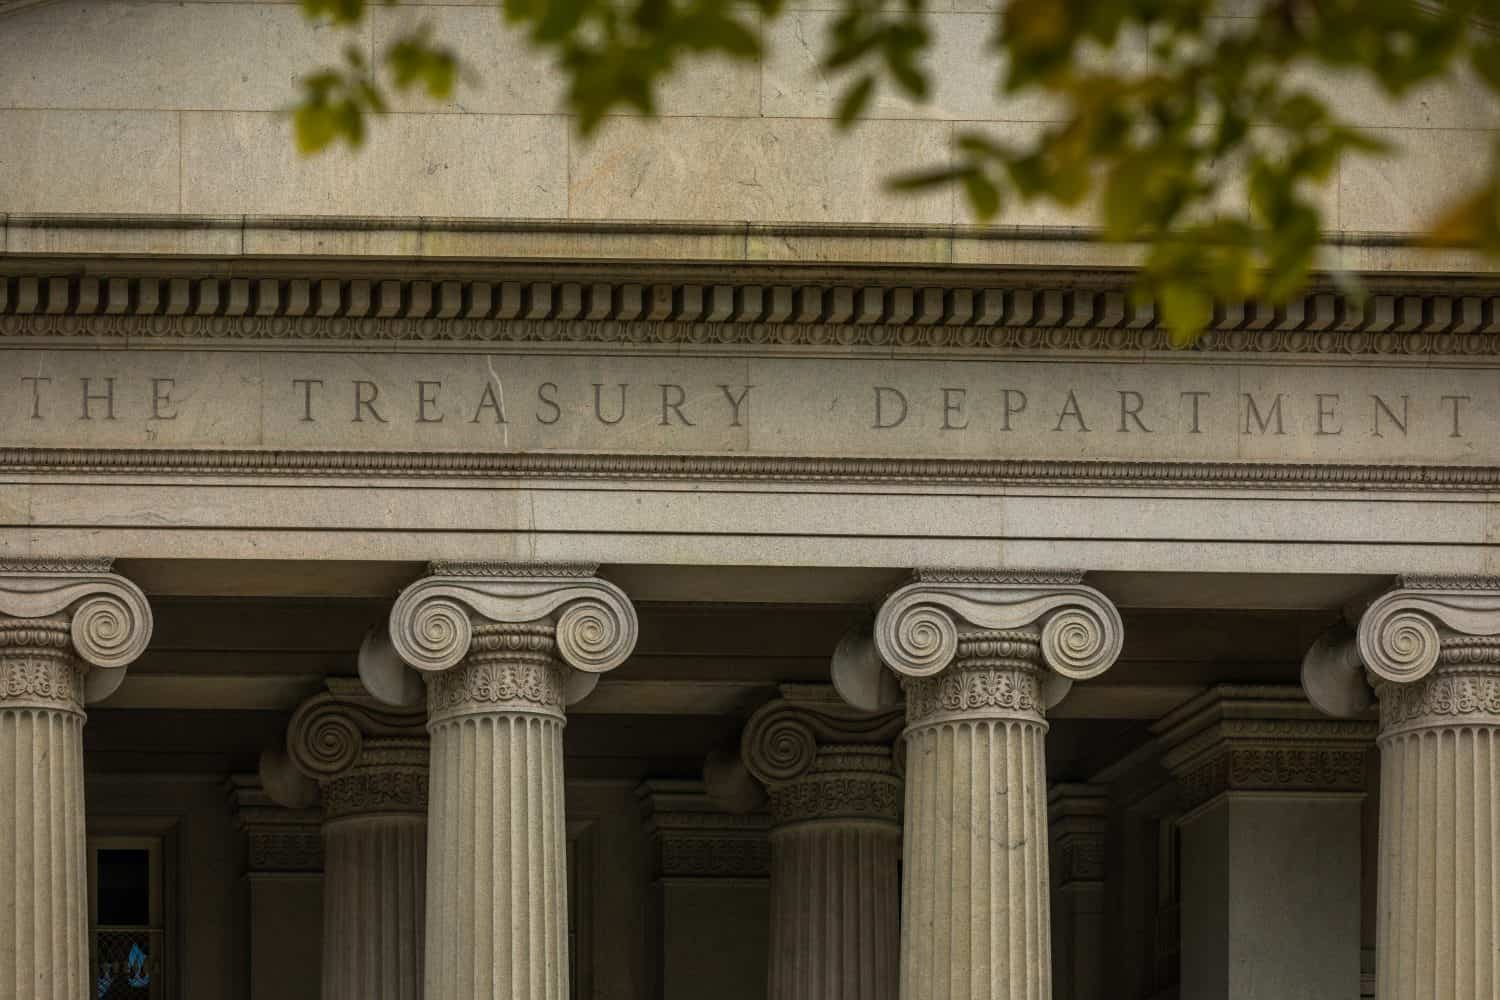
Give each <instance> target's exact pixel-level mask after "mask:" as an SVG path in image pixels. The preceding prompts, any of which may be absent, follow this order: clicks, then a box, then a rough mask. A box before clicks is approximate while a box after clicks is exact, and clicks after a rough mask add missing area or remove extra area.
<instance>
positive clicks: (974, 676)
mask: <svg viewBox="0 0 1500 1000" xmlns="http://www.w3.org/2000/svg"><path fill="white" fill-rule="evenodd" d="M994 634H996V635H1002V634H1006V633H998V632H997V633H994ZM1018 648H1019V649H1026V648H1027V647H1026V646H1025V645H1020V646H1019V647H1018ZM1030 648H1031V650H1032V651H1033V652H1035V650H1036V648H1037V647H1036V645H1035V644H1032V646H1031V647H1030ZM902 687H903V688H904V689H905V690H906V721H907V724H908V725H911V726H916V725H933V724H937V723H942V722H947V721H953V720H958V719H1012V720H1015V721H1020V722H1036V723H1040V722H1042V721H1043V714H1044V711H1045V704H1044V701H1043V697H1042V668H1041V665H1040V664H1038V663H1037V662H1036V661H1035V660H1032V661H1030V662H1027V661H1025V660H1020V659H1017V660H1014V661H1011V662H1009V663H1005V664H1003V665H1002V664H997V663H994V662H989V663H984V662H981V663H974V664H971V663H968V662H965V661H963V660H960V661H959V662H958V663H956V664H955V665H954V666H953V667H951V668H950V669H948V670H945V671H943V672H942V673H941V674H938V675H937V676H935V677H909V678H906V679H905V680H903V681H902Z"/></svg>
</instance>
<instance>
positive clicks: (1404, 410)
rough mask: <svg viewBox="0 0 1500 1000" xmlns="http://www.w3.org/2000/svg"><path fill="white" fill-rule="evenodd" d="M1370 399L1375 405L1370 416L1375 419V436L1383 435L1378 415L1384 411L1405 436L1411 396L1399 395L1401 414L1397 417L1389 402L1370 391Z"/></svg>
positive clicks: (1409, 414)
mask: <svg viewBox="0 0 1500 1000" xmlns="http://www.w3.org/2000/svg"><path fill="white" fill-rule="evenodd" d="M1370 399H1372V400H1373V401H1374V403H1375V406H1374V408H1373V409H1374V412H1373V413H1372V414H1371V416H1372V418H1373V419H1374V421H1375V429H1374V434H1375V436H1376V437H1385V435H1384V434H1382V433H1380V415H1381V414H1382V413H1384V414H1385V416H1386V418H1387V419H1388V420H1390V422H1391V423H1392V424H1394V425H1395V427H1396V429H1397V430H1398V431H1400V432H1401V436H1402V437H1406V424H1407V420H1408V419H1409V418H1410V417H1411V397H1410V396H1402V397H1401V416H1399V417H1398V416H1396V411H1395V410H1393V409H1391V407H1390V404H1388V403H1387V402H1386V401H1385V400H1383V399H1381V398H1380V397H1379V396H1377V395H1374V394H1373V393H1372V394H1371V395H1370ZM1450 436H1451V435H1450Z"/></svg>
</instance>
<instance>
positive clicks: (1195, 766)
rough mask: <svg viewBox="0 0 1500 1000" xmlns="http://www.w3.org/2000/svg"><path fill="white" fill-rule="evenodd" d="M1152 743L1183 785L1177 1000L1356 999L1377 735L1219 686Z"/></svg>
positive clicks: (1261, 694) (1293, 697) (1273, 694)
mask: <svg viewBox="0 0 1500 1000" xmlns="http://www.w3.org/2000/svg"><path fill="white" fill-rule="evenodd" d="M1154 731H1155V732H1156V733H1157V734H1158V735H1159V737H1160V741H1161V747H1162V750H1163V753H1162V763H1163V764H1164V765H1165V766H1166V767H1167V768H1169V769H1170V770H1171V771H1172V773H1173V774H1174V775H1175V776H1176V778H1177V782H1178V784H1179V786H1180V787H1181V796H1180V799H1179V802H1180V805H1181V807H1182V809H1183V814H1182V816H1181V818H1180V819H1179V820H1178V828H1179V830H1180V831H1181V837H1182V859H1181V882H1182V910H1181V913H1182V917H1181V926H1182V983H1181V985H1182V995H1183V996H1185V997H1194V998H1195V1000H1234V998H1237V997H1246V996H1262V995H1264V996H1274V997H1277V998H1278V1000H1323V998H1326V997H1335V996H1339V997H1353V996H1356V995H1357V994H1358V992H1359V960H1360V933H1359V921H1360V846H1361V838H1360V822H1361V806H1362V801H1363V799H1364V796H1365V761H1366V758H1367V756H1368V754H1369V751H1370V750H1371V746H1372V743H1373V740H1374V736H1375V727H1374V724H1373V723H1372V722H1362V721H1355V720H1349V721H1341V720H1334V719H1326V718H1323V717H1321V716H1320V715H1319V714H1318V712H1317V710H1316V709H1315V708H1314V707H1313V706H1312V705H1310V704H1309V703H1308V702H1307V701H1306V700H1305V699H1304V698H1303V697H1302V692H1300V691H1299V690H1298V689H1297V688H1295V687H1277V686H1270V685H1265V686H1252V685H1221V686H1218V687H1214V688H1211V689H1209V690H1208V691H1206V692H1204V693H1203V694H1202V695H1200V696H1198V697H1197V698H1194V699H1192V700H1191V701H1189V702H1187V703H1186V704H1185V705H1182V706H1181V707H1179V708H1177V709H1175V710H1174V711H1172V712H1171V713H1169V714H1168V715H1167V716H1166V717H1164V718H1163V719H1162V720H1161V721H1160V722H1158V723H1157V724H1156V726H1155V727H1154Z"/></svg>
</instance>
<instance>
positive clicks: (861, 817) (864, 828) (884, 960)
mask: <svg viewBox="0 0 1500 1000" xmlns="http://www.w3.org/2000/svg"><path fill="white" fill-rule="evenodd" d="M900 798H901V781H900V779H899V778H898V777H897V776H896V773H895V768H894V765H893V763H892V760H891V752H890V748H889V747H882V746H834V747H823V748H820V749H819V750H818V752H817V758H816V760H815V761H814V763H813V764H812V766H811V768H810V769H809V770H808V771H807V772H806V773H805V774H803V775H801V776H799V777H797V778H794V779H792V780H790V781H787V782H785V783H782V784H778V785H775V786H773V787H772V788H771V816H772V828H771V962H770V966H771V970H770V994H769V995H770V1000H896V995H897V993H896V990H897V965H898V957H899V952H898V947H899V943H900V934H899V927H900V916H899V906H900V895H899V885H898V881H897V875H896V873H897V871H898V869H899V866H900V860H901V826H900V820H899V815H900Z"/></svg>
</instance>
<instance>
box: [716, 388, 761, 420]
mask: <svg viewBox="0 0 1500 1000" xmlns="http://www.w3.org/2000/svg"><path fill="white" fill-rule="evenodd" d="M754 388H755V386H753V385H747V386H744V387H743V388H741V389H740V394H739V395H738V396H736V395H735V394H734V393H732V392H730V391H729V386H727V385H724V384H723V383H720V385H719V389H720V390H721V391H722V392H723V393H724V398H725V399H727V400H728V401H729V405H730V407H732V408H733V411H734V415H733V417H732V418H731V419H730V421H729V426H730V427H743V426H745V425H744V423H743V422H742V421H741V417H740V411H741V409H742V408H743V407H744V405H745V401H746V399H747V398H749V396H750V390H751V389H754ZM745 416H746V417H747V418H748V416H749V415H748V414H746V415H745Z"/></svg>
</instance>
